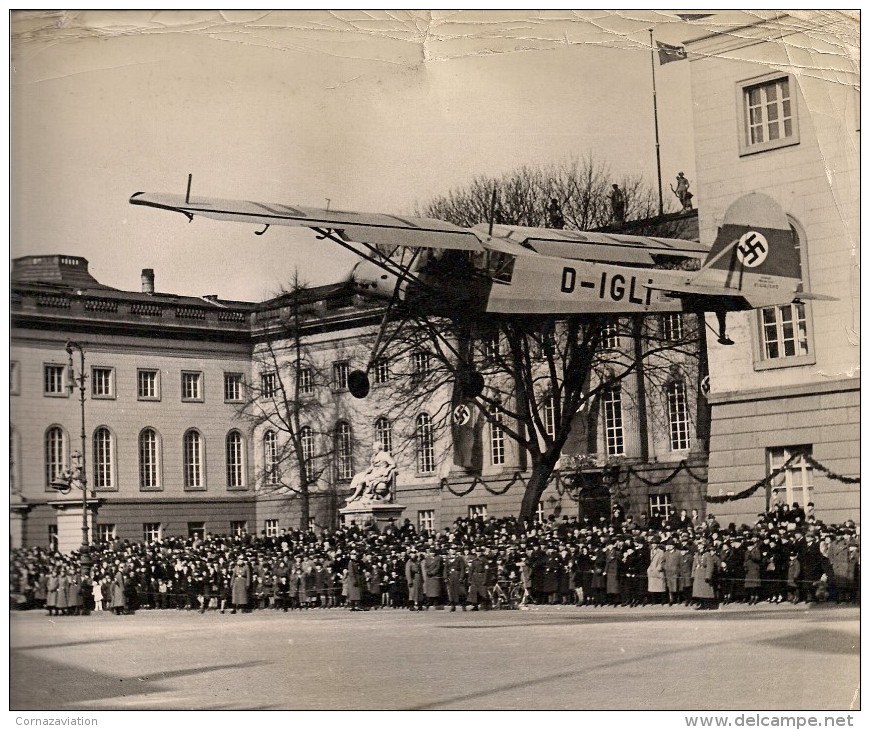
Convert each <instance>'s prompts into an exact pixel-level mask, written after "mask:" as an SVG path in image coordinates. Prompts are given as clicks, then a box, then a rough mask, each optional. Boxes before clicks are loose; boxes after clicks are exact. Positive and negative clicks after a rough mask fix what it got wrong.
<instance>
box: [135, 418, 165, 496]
mask: <svg viewBox="0 0 870 730" xmlns="http://www.w3.org/2000/svg"><path fill="white" fill-rule="evenodd" d="M139 489H160V439H159V438H158V437H157V432H156V431H155V430H154V429H153V428H146V429H145V430H144V431H142V433H140V434H139Z"/></svg>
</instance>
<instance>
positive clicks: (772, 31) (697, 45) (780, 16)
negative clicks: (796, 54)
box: [684, 12, 804, 61]
mask: <svg viewBox="0 0 870 730" xmlns="http://www.w3.org/2000/svg"><path fill="white" fill-rule="evenodd" d="M789 17H790V16H789V14H788V13H781V12H780V13H777V14H776V15H774V16H772V17H770V18H764V19H762V20H759V21H757V22H755V23H749V24H747V25H740V26H734V27H730V28H726V29H723V30H716V31H713V32H712V33H708V34H706V35H703V36H700V37H698V38H690V39H689V40H686V41H684V45H685V46H686V50H687V51H688V53H687V55H688V58H689V60H690V61H700V60H703V59H705V58H708V57H710V56H720V55H722V54H724V53H731V52H733V51H737V50H740V49H741V48H748V47H749V46H755V45H758V44H759V43H766V42H777V41H780V40H781V39H783V38H786V37H788V36H791V35H794V34H796V33H800V32H802V31H803V30H804V29H803V28H801V27H796V26H794V25H790V24H788V23H783V22H781V21H783V20H785V19H787V18H789Z"/></svg>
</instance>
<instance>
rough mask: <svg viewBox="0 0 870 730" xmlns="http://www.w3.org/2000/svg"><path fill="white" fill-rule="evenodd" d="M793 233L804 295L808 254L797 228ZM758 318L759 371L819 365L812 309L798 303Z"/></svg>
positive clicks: (761, 312) (769, 309)
mask: <svg viewBox="0 0 870 730" xmlns="http://www.w3.org/2000/svg"><path fill="white" fill-rule="evenodd" d="M791 232H792V242H793V245H794V249H795V252H796V254H797V256H798V261H800V270H801V279H802V283H801V284H800V285H799V288H798V291H803V289H804V286H806V284H807V266H806V251H805V249H804V245H803V240H802V237H801V235H800V234H799V233H798V231H797V229H796V228H795V227H794V226H793V225H792V227H791ZM756 316H757V317H758V319H757V320H756V322H757V327H758V338H757V340H756V342H757V347H756V362H755V367H756V369H758V370H767V369H770V368H778V367H788V366H791V365H809V364H812V363H813V362H814V361H815V360H814V356H813V352H812V321H811V317H810V308H809V305H807V304H805V303H803V302H798V303H793V304H783V305H780V306H776V307H765V308H764V309H760V310H759V311H758V314H757V315H756Z"/></svg>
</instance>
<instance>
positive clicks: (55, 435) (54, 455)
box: [45, 426, 67, 487]
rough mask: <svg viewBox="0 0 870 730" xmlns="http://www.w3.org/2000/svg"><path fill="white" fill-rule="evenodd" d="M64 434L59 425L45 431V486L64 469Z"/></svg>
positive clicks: (65, 459)
mask: <svg viewBox="0 0 870 730" xmlns="http://www.w3.org/2000/svg"><path fill="white" fill-rule="evenodd" d="M66 462H67V457H66V435H65V434H64V432H63V429H62V428H61V427H60V426H52V427H51V428H49V429H48V431H46V432H45V486H46V487H48V486H49V485H50V484H51V482H53V481H54V480H55V479H57V478H58V477H59V476H60V475H61V473H62V472H63V470H64V469H66Z"/></svg>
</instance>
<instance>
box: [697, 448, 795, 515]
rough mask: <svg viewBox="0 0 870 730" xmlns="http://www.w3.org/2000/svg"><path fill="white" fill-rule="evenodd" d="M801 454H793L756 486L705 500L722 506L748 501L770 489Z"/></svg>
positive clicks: (707, 497)
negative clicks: (739, 500) (763, 489)
mask: <svg viewBox="0 0 870 730" xmlns="http://www.w3.org/2000/svg"><path fill="white" fill-rule="evenodd" d="M799 456H800V454H792V455H791V456H790V457H789V459H788V461H786V462H785V464H783V465H782V466H781V467H779V468H778V469H774V470H773V471H772V472H771V473H770V474H768V475H767V476H766V477H764V479H759V480H758V481H757V482H755V484H753V485H752V486H751V487H747V488H746V489H744V490H743V491H742V492H737V494H723V495H722V496H710V495H709V494H708V495H707V496H706V497H705V498H704V499H705V500H706V501H707V502H710V503H713V504H722V503H724V502H736V501H737V500H738V499H746V498H747V497H751V496H752V495H753V494H755V493H756V492H757V491H758V490H759V489H761V488H762V487H765V488H766V487H768V486H770V484H771V483H772V482H773V480H774V479H776V477H778V476H779V475H780V474H782V473H783V472H784V471H785V470H786V469H788V467H789V466H791V464H792V462H793V461H796V460H797V459H798V457H799Z"/></svg>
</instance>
